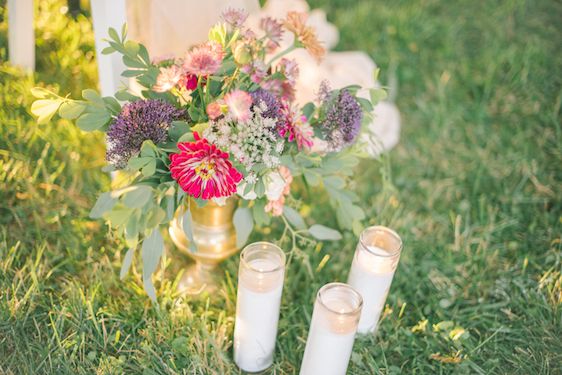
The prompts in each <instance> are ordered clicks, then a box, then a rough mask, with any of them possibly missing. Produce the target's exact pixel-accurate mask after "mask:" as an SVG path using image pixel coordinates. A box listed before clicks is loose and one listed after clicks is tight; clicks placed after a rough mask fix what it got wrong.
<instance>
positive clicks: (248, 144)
mask: <svg viewBox="0 0 562 375" xmlns="http://www.w3.org/2000/svg"><path fill="white" fill-rule="evenodd" d="M252 110H253V114H252V117H251V118H250V119H249V120H248V121H245V122H237V121H235V120H234V119H233V118H231V117H230V116H228V115H227V116H225V117H223V118H221V119H219V120H217V121H211V122H210V123H209V124H210V126H209V127H208V128H207V129H206V130H205V131H204V133H203V135H204V137H205V138H206V139H207V140H208V141H209V142H210V143H213V144H215V145H217V146H218V147H219V148H220V149H221V150H225V151H228V152H229V153H230V154H231V155H232V156H233V157H234V158H235V159H236V160H237V161H238V162H240V164H242V165H243V166H244V167H245V168H246V170H247V171H250V170H251V169H252V167H253V166H255V165H257V164H263V165H264V166H265V167H266V168H270V169H271V168H276V167H278V166H279V165H280V164H281V159H280V155H281V153H282V152H283V148H284V146H285V141H284V140H283V139H282V138H280V137H279V136H278V134H277V130H276V129H275V128H276V120H275V119H271V118H267V117H263V116H262V113H263V112H264V111H265V110H266V108H264V103H263V102H262V103H261V104H260V106H259V107H258V106H254V108H253V109H252Z"/></svg>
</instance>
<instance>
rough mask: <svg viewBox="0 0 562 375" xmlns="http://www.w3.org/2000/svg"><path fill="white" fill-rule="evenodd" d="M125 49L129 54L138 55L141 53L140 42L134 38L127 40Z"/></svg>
mask: <svg viewBox="0 0 562 375" xmlns="http://www.w3.org/2000/svg"><path fill="white" fill-rule="evenodd" d="M124 46H125V51H126V52H127V54H128V55H129V56H131V57H132V56H136V55H137V54H138V53H139V48H140V47H139V44H138V43H137V42H135V41H134V40H127V41H126V42H125V44H124Z"/></svg>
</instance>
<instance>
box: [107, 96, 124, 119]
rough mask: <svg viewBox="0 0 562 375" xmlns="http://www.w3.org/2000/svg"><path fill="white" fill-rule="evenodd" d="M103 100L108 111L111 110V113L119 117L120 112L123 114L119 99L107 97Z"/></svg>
mask: <svg viewBox="0 0 562 375" xmlns="http://www.w3.org/2000/svg"><path fill="white" fill-rule="evenodd" d="M102 99H103V102H104V103H105V107H106V108H107V109H109V111H110V112H111V113H112V114H114V115H117V114H118V113H119V112H121V104H119V102H118V101H117V99H115V98H113V97H111V96H106V97H104V98H102Z"/></svg>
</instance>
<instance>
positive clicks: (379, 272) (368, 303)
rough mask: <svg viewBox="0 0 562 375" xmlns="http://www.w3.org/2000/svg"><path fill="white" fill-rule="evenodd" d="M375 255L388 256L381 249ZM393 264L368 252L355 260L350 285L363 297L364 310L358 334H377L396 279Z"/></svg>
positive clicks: (359, 254) (376, 249)
mask: <svg viewBox="0 0 562 375" xmlns="http://www.w3.org/2000/svg"><path fill="white" fill-rule="evenodd" d="M371 250H372V251H373V252H375V253H382V254H386V252H385V251H384V250H382V249H379V248H374V249H371ZM392 264H393V262H392V261H390V260H389V259H388V258H380V257H375V256H374V255H372V254H370V253H368V252H359V253H358V256H357V257H356V258H355V259H354V260H353V264H352V266H351V272H350V273H349V279H348V284H349V285H351V286H352V287H353V288H355V290H357V291H358V292H359V293H360V294H361V296H362V297H363V309H362V311H361V318H360V319H359V326H358V327H357V332H359V333H369V332H375V330H376V328H377V323H378V321H379V318H380V315H381V313H382V311H383V308H384V305H385V302H386V297H387V295H388V291H389V290H390V285H391V283H392V278H393V277H394V267H393V265H392Z"/></svg>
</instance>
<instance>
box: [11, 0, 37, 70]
mask: <svg viewBox="0 0 562 375" xmlns="http://www.w3.org/2000/svg"><path fill="white" fill-rule="evenodd" d="M8 47H9V48H8V49H9V51H10V63H11V64H12V65H17V66H20V67H22V68H24V69H27V70H34V69H35V34H34V32H33V0H8Z"/></svg>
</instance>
